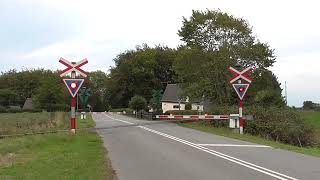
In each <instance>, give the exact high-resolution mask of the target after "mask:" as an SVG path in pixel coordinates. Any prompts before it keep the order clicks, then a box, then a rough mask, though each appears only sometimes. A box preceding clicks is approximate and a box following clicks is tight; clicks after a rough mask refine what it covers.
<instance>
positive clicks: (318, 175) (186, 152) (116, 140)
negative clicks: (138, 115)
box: [93, 113, 320, 180]
mask: <svg viewBox="0 0 320 180" xmlns="http://www.w3.org/2000/svg"><path fill="white" fill-rule="evenodd" d="M93 118H94V120H95V122H96V127H97V128H106V129H100V130H97V131H98V133H99V134H100V136H101V137H102V138H103V140H104V145H105V147H106V148H107V149H108V152H109V154H108V156H109V158H110V160H111V163H112V166H113V168H114V170H115V171H116V174H117V177H118V179H119V180H167V179H168V180H171V179H172V180H180V179H181V180H195V179H200V180H206V179H208V180H209V179H210V180H212V179H217V180H224V179H236V180H253V179H259V180H266V179H283V180H287V179H290V180H294V179H310V180H311V179H314V180H319V179H320V158H316V157H311V156H307V155H303V154H298V153H294V152H289V151H285V150H279V149H274V148H271V147H268V146H262V145H257V144H252V143H248V142H244V141H239V140H235V139H230V138H226V137H221V136H217V135H213V134H209V133H205V132H200V131H196V130H193V129H188V128H183V127H180V126H178V125H176V124H173V123H162V124H153V125H141V124H145V123H150V121H142V120H136V119H133V118H130V117H127V116H122V115H116V114H111V113H94V114H93ZM137 124H140V125H137Z"/></svg>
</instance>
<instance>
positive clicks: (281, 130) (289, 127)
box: [245, 107, 315, 146]
mask: <svg viewBox="0 0 320 180" xmlns="http://www.w3.org/2000/svg"><path fill="white" fill-rule="evenodd" d="M247 114H253V115H254V120H253V121H247V122H246V126H245V132H247V133H250V134H253V135H259V136H262V137H265V138H266V139H272V140H275V141H281V142H284V143H287V144H292V145H299V146H304V145H311V144H313V143H314V142H315V139H314V129H313V128H312V127H311V126H309V125H308V124H306V122H305V121H304V120H303V119H302V117H301V116H300V115H299V114H298V113H297V112H295V111H294V110H292V109H290V108H268V109H266V108H261V107H254V108H252V107H251V108H248V110H247Z"/></svg>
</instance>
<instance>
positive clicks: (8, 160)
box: [0, 153, 16, 167]
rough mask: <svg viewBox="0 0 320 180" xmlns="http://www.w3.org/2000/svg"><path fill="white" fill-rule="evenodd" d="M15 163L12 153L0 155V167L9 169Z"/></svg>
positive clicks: (14, 156)
mask: <svg viewBox="0 0 320 180" xmlns="http://www.w3.org/2000/svg"><path fill="white" fill-rule="evenodd" d="M15 162H16V155H15V154H14V153H8V154H6V155H4V156H1V155H0V166H3V167H9V166H12V165H13V164H14V163H15Z"/></svg>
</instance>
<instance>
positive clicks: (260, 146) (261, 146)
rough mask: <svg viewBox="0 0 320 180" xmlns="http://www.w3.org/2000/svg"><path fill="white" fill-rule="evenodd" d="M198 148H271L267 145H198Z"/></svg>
mask: <svg viewBox="0 0 320 180" xmlns="http://www.w3.org/2000/svg"><path fill="white" fill-rule="evenodd" d="M197 145H198V146H211V147H254V148H255V147H256V148H271V147H270V146H265V145H250V144H197Z"/></svg>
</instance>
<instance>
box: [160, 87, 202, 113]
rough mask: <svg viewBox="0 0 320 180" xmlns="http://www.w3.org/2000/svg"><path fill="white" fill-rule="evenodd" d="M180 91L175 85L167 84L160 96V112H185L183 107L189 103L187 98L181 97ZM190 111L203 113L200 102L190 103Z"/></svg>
mask: <svg viewBox="0 0 320 180" xmlns="http://www.w3.org/2000/svg"><path fill="white" fill-rule="evenodd" d="M181 93H182V90H181V88H180V87H179V86H178V85H177V84H168V85H167V87H166V90H165V91H164V93H163V96H162V100H161V103H162V111H163V112H164V113H165V112H167V111H170V110H179V109H180V110H185V105H186V104H187V103H188V102H189V97H188V96H186V97H183V96H181ZM179 106H180V108H179ZM191 109H192V110H198V111H203V105H202V104H201V103H200V102H192V108H191Z"/></svg>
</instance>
